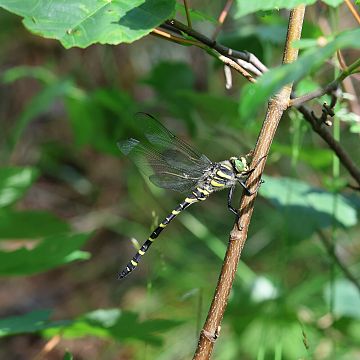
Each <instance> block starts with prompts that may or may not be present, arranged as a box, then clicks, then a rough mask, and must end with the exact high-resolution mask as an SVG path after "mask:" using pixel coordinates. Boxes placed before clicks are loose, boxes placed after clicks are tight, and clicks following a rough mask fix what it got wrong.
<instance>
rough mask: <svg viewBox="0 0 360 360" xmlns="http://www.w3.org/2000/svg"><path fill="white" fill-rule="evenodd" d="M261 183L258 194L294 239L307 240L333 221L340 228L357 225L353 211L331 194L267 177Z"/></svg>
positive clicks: (349, 206)
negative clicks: (275, 213)
mask: <svg viewBox="0 0 360 360" xmlns="http://www.w3.org/2000/svg"><path fill="white" fill-rule="evenodd" d="M264 180H265V183H264V184H263V185H262V186H261V187H260V194H261V195H262V196H264V197H265V198H267V199H269V200H270V201H271V203H272V204H273V205H274V206H275V207H276V208H277V209H279V210H280V211H281V212H282V213H283V215H284V216H283V219H284V221H285V223H286V226H287V227H288V228H289V229H291V233H292V234H294V236H298V237H307V236H310V235H311V234H312V233H313V232H314V231H316V230H317V229H321V228H326V227H329V226H332V225H333V223H334V220H335V221H336V222H337V223H338V225H339V226H343V227H350V226H354V225H355V224H356V223H357V213H356V209H355V208H354V206H353V204H352V203H351V202H350V201H349V200H348V199H347V198H346V197H344V196H342V195H340V194H332V193H329V192H327V191H324V190H321V189H318V188H314V187H312V186H310V185H308V184H307V183H305V182H302V181H300V180H295V179H290V178H272V177H268V176H266V177H264ZM335 197H336V199H335ZM335 201H336V206H335V205H334V204H335ZM334 208H336V210H334Z"/></svg>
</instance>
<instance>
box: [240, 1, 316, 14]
mask: <svg viewBox="0 0 360 360" xmlns="http://www.w3.org/2000/svg"><path fill="white" fill-rule="evenodd" d="M315 2H316V0H251V1H247V0H236V7H237V11H236V13H235V15H234V16H235V18H239V17H241V16H244V15H247V14H251V13H254V12H257V11H267V10H280V9H293V8H294V7H295V6H298V5H300V4H304V5H311V4H313V3H315Z"/></svg>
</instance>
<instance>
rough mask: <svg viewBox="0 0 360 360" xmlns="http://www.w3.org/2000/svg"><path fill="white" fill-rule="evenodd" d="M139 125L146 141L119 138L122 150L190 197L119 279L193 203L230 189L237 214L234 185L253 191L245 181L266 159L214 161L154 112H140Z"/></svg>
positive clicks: (153, 176)
mask: <svg viewBox="0 0 360 360" xmlns="http://www.w3.org/2000/svg"><path fill="white" fill-rule="evenodd" d="M136 124H137V125H138V126H139V127H140V129H141V132H142V133H143V134H144V136H145V141H144V142H140V141H139V140H137V139H134V138H130V139H127V140H124V141H119V142H118V147H119V149H120V150H121V152H122V153H123V154H124V155H126V156H129V157H130V159H131V160H132V161H133V162H134V163H135V164H136V165H137V166H138V167H139V169H140V171H142V172H143V173H144V174H145V175H146V176H148V177H149V179H150V181H151V182H152V183H153V184H155V185H157V186H159V187H161V188H165V189H171V190H175V191H180V192H187V197H186V198H185V200H184V201H183V202H181V203H180V204H179V205H178V206H177V207H176V208H175V209H173V210H172V212H171V213H170V214H169V215H168V216H166V218H165V219H164V220H163V221H162V222H161V223H160V224H159V225H158V227H157V228H156V229H155V230H154V231H153V232H152V233H151V234H150V236H149V238H148V239H147V240H146V241H145V242H144V244H143V245H142V246H141V248H140V249H139V250H138V252H137V253H136V254H135V256H134V257H133V258H132V259H131V260H130V262H129V263H128V264H127V265H126V267H125V268H124V269H123V270H122V271H121V272H120V273H119V276H118V278H119V279H123V278H125V277H126V276H127V275H129V274H130V273H131V272H132V271H133V270H134V269H135V268H136V267H137V266H138V263H139V261H140V259H141V257H142V256H143V255H144V254H145V253H146V251H147V250H148V249H149V248H150V246H151V244H152V243H153V242H154V240H155V239H156V238H157V237H158V236H159V235H160V233H161V232H162V231H163V230H164V228H165V227H166V226H167V225H168V224H169V223H170V222H171V221H172V220H174V219H175V217H176V216H177V215H179V214H180V213H181V212H182V211H183V210H185V209H186V208H188V207H189V206H190V205H192V204H194V203H196V202H199V201H204V200H206V199H207V198H208V197H209V196H210V194H212V193H213V192H216V191H219V190H223V189H227V188H228V189H229V195H228V201H227V206H228V209H229V210H230V211H231V212H232V213H234V214H235V215H236V216H237V217H238V216H239V215H238V212H237V210H236V209H235V208H234V207H233V206H232V205H231V201H232V197H233V193H234V189H235V186H236V184H240V185H241V186H242V187H243V188H244V190H245V192H246V193H247V194H248V195H249V194H251V192H250V191H249V189H248V188H247V186H246V185H245V181H246V180H247V178H248V177H249V175H250V174H251V173H252V172H253V171H254V169H255V168H256V166H257V165H258V164H259V162H260V161H261V160H262V159H263V158H261V159H260V160H259V161H258V163H257V164H256V165H255V167H253V168H251V169H250V167H249V159H248V158H249V156H248V155H246V156H241V157H235V156H233V157H230V159H228V160H224V161H220V162H212V161H210V160H209V159H208V158H207V157H206V156H205V155H203V154H199V153H198V152H197V151H196V150H194V149H193V148H192V147H191V146H190V145H188V144H187V143H186V142H184V141H183V140H181V139H179V138H178V137H176V136H175V135H174V134H173V133H171V132H170V131H169V130H168V129H166V128H165V127H164V126H163V125H162V124H161V123H160V122H159V121H158V120H156V119H155V118H154V117H153V116H152V115H149V114H146V113H138V114H137V122H136Z"/></svg>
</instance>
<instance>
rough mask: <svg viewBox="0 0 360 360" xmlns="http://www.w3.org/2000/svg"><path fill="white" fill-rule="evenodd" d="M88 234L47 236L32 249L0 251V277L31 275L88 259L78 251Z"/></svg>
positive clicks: (85, 254) (87, 254)
mask: <svg viewBox="0 0 360 360" xmlns="http://www.w3.org/2000/svg"><path fill="white" fill-rule="evenodd" d="M89 237H90V234H75V235H74V234H63V235H54V236H49V237H47V238H45V239H43V240H41V241H39V242H38V245H37V246H36V247H34V248H32V249H27V248H24V247H23V248H20V249H18V250H15V251H0V276H14V275H32V274H36V273H39V272H43V271H46V270H49V269H53V268H55V267H58V266H61V265H64V264H67V263H69V262H72V261H75V260H84V259H88V258H89V256H90V255H89V253H87V252H83V251H79V248H80V247H81V246H83V245H84V243H85V241H86V240H87V239H88V238H89Z"/></svg>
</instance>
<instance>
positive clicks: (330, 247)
mask: <svg viewBox="0 0 360 360" xmlns="http://www.w3.org/2000/svg"><path fill="white" fill-rule="evenodd" d="M317 234H318V235H319V238H320V240H321V242H322V243H323V245H324V247H325V249H326V251H327V253H328V254H329V255H330V256H331V257H332V258H333V260H334V261H335V263H336V265H337V266H338V267H339V269H340V270H341V271H342V272H343V274H344V275H345V277H347V279H348V280H349V281H351V282H352V283H353V284H354V285H355V287H356V288H357V290H358V291H359V293H360V283H359V281H358V280H357V279H356V277H355V276H354V275H353V274H352V273H351V272H350V270H349V269H348V268H347V267H346V265H344V264H343V263H342V261H341V260H340V259H339V257H338V256H337V254H336V252H335V248H334V246H333V244H331V242H330V241H329V239H328V238H327V237H326V235H325V234H324V232H323V231H321V230H317Z"/></svg>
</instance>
